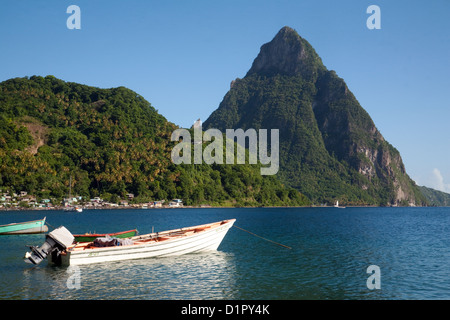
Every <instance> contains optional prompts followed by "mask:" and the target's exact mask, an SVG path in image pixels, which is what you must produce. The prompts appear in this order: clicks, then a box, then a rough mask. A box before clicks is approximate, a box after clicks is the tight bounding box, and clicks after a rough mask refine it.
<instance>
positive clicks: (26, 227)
mask: <svg viewBox="0 0 450 320" xmlns="http://www.w3.org/2000/svg"><path fill="white" fill-rule="evenodd" d="M47 231H48V227H47V226H46V225H45V217H44V219H41V220H33V221H25V222H17V223H10V224H4V225H1V226H0V235H10V234H34V233H45V232H47Z"/></svg>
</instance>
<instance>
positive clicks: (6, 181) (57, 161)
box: [0, 76, 308, 206]
mask: <svg viewBox="0 0 450 320" xmlns="http://www.w3.org/2000/svg"><path fill="white" fill-rule="evenodd" d="M176 128H177V126H176V125H174V124H172V123H170V122H168V121H167V120H166V119H165V118H164V117H163V116H162V115H160V114H159V113H158V112H157V111H156V110H155V109H154V108H153V107H152V106H151V104H150V103H149V102H147V101H146V100H145V99H144V98H143V97H141V96H140V95H138V94H136V93H135V92H133V91H131V90H129V89H127V88H124V87H119V88H113V89H99V88H95V87H90V86H86V85H81V84H77V83H70V82H64V81H62V80H59V79H56V78H55V77H53V76H47V77H45V78H44V77H41V76H32V77H31V78H15V79H10V80H7V81H4V82H2V83H0V189H2V191H3V192H5V191H9V192H19V191H27V192H28V193H30V194H34V195H36V196H38V197H43V198H48V197H54V198H59V199H61V198H63V197H64V196H67V194H68V192H69V181H70V177H72V184H73V188H72V194H77V195H80V196H85V197H91V198H92V197H95V196H102V197H103V198H104V199H105V200H110V201H117V200H118V199H119V198H123V197H125V195H126V194H127V193H133V194H134V195H135V196H136V201H149V200H162V199H168V200H170V199H173V198H181V199H183V200H184V202H185V204H188V205H191V204H194V205H196V204H202V203H207V204H211V205H250V206H255V205H305V204H308V200H307V199H306V198H305V197H304V196H303V195H301V194H300V193H299V192H298V191H296V190H294V189H292V188H285V187H284V186H283V185H282V184H281V183H280V182H279V180H278V179H277V178H276V177H273V176H261V174H260V170H259V166H258V165H206V164H202V165H187V164H183V165H175V164H173V163H172V161H171V158H170V153H171V150H172V148H173V146H174V143H175V142H171V141H170V137H171V134H172V132H173V130H175V129H176Z"/></svg>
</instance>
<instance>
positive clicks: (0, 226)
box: [0, 217, 46, 228]
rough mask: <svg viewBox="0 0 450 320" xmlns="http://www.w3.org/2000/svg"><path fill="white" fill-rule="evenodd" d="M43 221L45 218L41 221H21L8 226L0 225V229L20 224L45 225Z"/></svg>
mask: <svg viewBox="0 0 450 320" xmlns="http://www.w3.org/2000/svg"><path fill="white" fill-rule="evenodd" d="M45 219H46V217H44V218H43V219H38V220H31V221H23V222H13V223H8V224H2V225H0V228H2V227H10V226H15V225H21V224H28V223H30V224H31V223H38V222H41V223H42V225H43V224H44V223H45Z"/></svg>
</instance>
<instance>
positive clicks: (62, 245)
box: [25, 227, 75, 264]
mask: <svg viewBox="0 0 450 320" xmlns="http://www.w3.org/2000/svg"><path fill="white" fill-rule="evenodd" d="M74 239H75V238H74V236H73V235H72V234H71V233H70V231H69V230H67V229H66V228H65V227H59V228H56V229H55V230H53V231H52V232H50V233H49V234H48V235H46V237H45V242H44V244H43V245H42V246H40V247H35V246H33V247H30V249H31V252H27V253H26V254H25V259H28V260H29V261H31V262H32V263H33V264H39V263H41V262H42V260H44V259H45V258H47V256H48V255H49V254H55V255H56V256H59V254H60V253H61V252H62V251H64V250H66V249H67V248H68V247H69V246H70V245H71V244H72V243H73V240H74ZM25 261H26V262H28V261H27V260H25Z"/></svg>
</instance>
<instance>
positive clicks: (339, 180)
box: [204, 27, 427, 205]
mask: <svg viewBox="0 0 450 320" xmlns="http://www.w3.org/2000/svg"><path fill="white" fill-rule="evenodd" d="M204 128H205V129H208V128H217V129H219V130H225V129H227V128H230V129H237V128H242V129H244V130H246V129H249V128H254V129H256V130H258V129H279V130H280V171H279V173H278V175H279V177H280V179H281V180H282V181H283V182H284V183H286V184H287V185H289V186H291V187H294V188H296V189H297V190H299V191H300V192H301V193H303V194H305V195H306V196H307V197H309V198H310V199H311V200H312V201H313V202H315V203H322V202H328V203H333V202H334V201H336V200H339V201H340V203H346V204H355V205H358V204H361V205H362V204H368V205H423V204H426V203H427V202H426V199H425V197H424V196H423V195H422V194H421V192H420V191H419V189H418V187H417V186H416V184H415V183H414V181H412V180H411V179H410V178H409V176H408V175H407V173H406V171H405V167H404V165H403V162H402V159H401V157H400V154H399V152H398V151H397V150H396V149H395V148H394V147H393V146H392V145H390V144H389V143H388V142H387V141H386V140H385V139H384V138H383V136H382V135H381V133H380V132H379V131H378V130H377V128H376V127H375V124H374V123H373V121H372V119H371V118H370V116H369V114H368V113H367V112H366V111H365V110H364V109H363V108H362V107H361V106H360V104H359V102H358V101H357V99H356V98H355V96H354V95H353V94H352V92H351V91H350V90H349V88H348V87H347V85H346V84H345V82H344V80H343V79H341V78H340V77H339V76H338V75H337V74H336V72H335V71H332V70H328V69H327V68H326V67H325V66H324V65H323V63H322V60H321V58H320V57H319V56H318V54H317V53H316V52H315V50H314V49H313V47H312V46H311V45H310V44H309V43H308V42H307V41H306V40H305V39H303V38H302V37H300V36H299V35H298V33H297V32H296V31H295V30H293V29H291V28H289V27H284V28H282V29H281V30H280V31H279V32H278V34H277V35H276V36H275V37H274V39H273V40H272V41H271V42H269V43H266V44H264V45H263V46H262V47H261V50H260V53H259V55H258V56H257V58H256V59H255V60H254V62H253V64H252V66H251V68H250V70H249V71H248V73H247V74H246V76H245V77H244V78H243V79H239V78H238V79H236V80H234V81H232V83H231V88H230V90H229V91H228V93H227V94H226V95H225V97H224V99H223V101H222V102H221V103H220V105H219V107H218V109H217V110H216V111H214V112H213V113H212V114H211V116H210V117H209V118H208V119H207V120H206V121H205V123H204Z"/></svg>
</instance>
